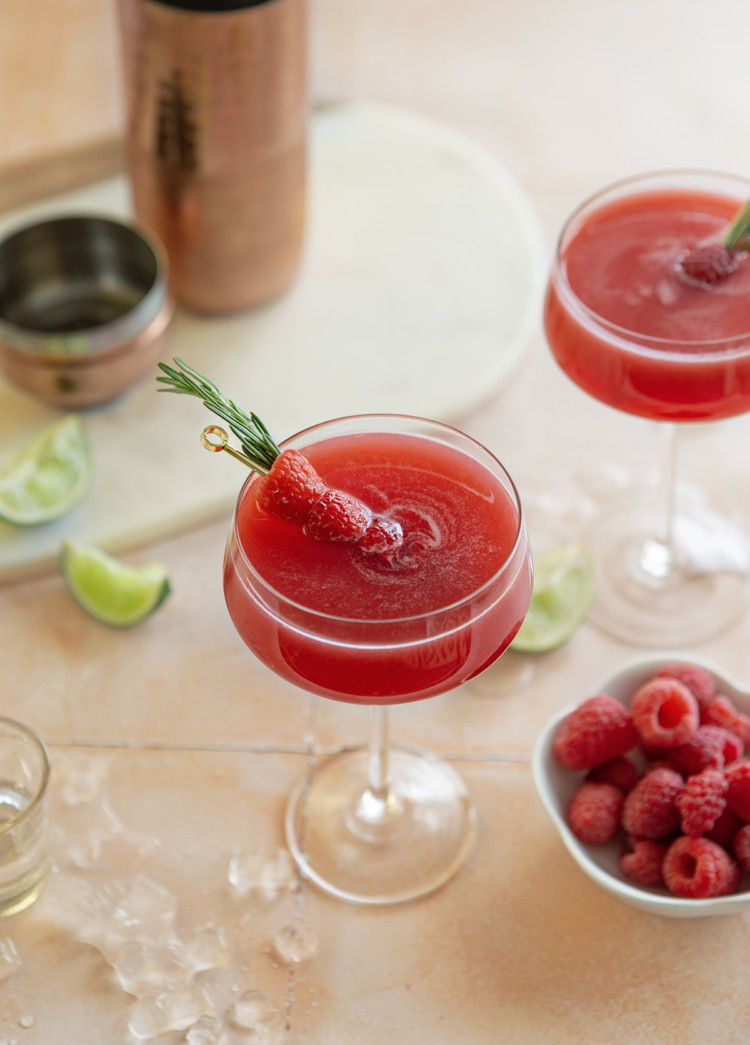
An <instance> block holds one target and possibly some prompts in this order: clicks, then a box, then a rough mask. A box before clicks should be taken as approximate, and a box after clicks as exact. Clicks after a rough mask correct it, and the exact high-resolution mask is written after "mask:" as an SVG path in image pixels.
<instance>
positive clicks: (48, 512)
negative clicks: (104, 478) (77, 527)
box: [0, 414, 91, 526]
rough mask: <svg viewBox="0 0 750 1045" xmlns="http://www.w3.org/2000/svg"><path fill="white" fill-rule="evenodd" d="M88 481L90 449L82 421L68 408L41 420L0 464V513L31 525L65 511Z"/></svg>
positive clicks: (9, 518) (7, 519) (78, 499)
mask: <svg viewBox="0 0 750 1045" xmlns="http://www.w3.org/2000/svg"><path fill="white" fill-rule="evenodd" d="M90 481H91V450H90V446H89V441H88V437H87V435H86V430H85V428H84V427H83V422H82V421H81V419H80V417H78V415H77V414H68V415H67V416H66V417H63V418H62V420H60V421H55V422H54V423H53V424H50V425H47V426H46V427H45V428H43V429H42V430H41V431H40V432H38V433H37V434H36V435H35V436H34V438H33V439H32V440H31V442H29V443H27V445H26V446H25V447H24V448H23V449H22V450H21V451H20V452H19V453H18V454H17V455H16V457H14V458H13V459H12V460H11V461H10V462H9V463H8V464H7V465H6V466H5V467H4V468H2V469H0V519H3V520H4V521H5V522H9V523H13V524H14V525H15V526H37V525H38V524H39V523H45V522H49V521H50V520H51V519H57V518H59V517H60V516H61V515H64V514H65V513H66V512H68V511H70V509H71V508H73V507H74V505H76V504H78V502H79V501H80V500H81V498H82V497H83V495H84V494H85V493H86V490H87V489H88V486H89V482H90Z"/></svg>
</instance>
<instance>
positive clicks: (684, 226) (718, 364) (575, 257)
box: [544, 176, 750, 421]
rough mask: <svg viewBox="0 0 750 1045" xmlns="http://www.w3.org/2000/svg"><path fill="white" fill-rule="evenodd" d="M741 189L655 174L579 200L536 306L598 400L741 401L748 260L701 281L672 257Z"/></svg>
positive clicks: (708, 229) (658, 406) (657, 412)
mask: <svg viewBox="0 0 750 1045" xmlns="http://www.w3.org/2000/svg"><path fill="white" fill-rule="evenodd" d="M747 191H748V186H747V184H746V183H744V182H742V181H740V180H739V179H738V180H737V181H736V183H734V184H731V183H730V184H729V185H726V184H724V185H723V190H722V189H721V188H720V187H719V185H718V184H717V185H711V184H705V185H704V186H702V187H701V186H700V185H698V184H694V185H692V186H681V185H679V184H675V185H673V186H671V187H670V185H669V182H668V178H667V176H665V183H663V184H656V185H653V186H651V187H649V186H642V187H640V188H637V187H634V186H633V185H632V184H631V185H630V191H622V189H621V191H619V192H618V191H612V192H611V193H610V194H609V195H608V196H607V197H605V198H602V197H597V199H596V201H595V202H591V203H589V204H588V205H585V206H584V207H583V208H582V209H581V210H580V211H579V212H578V213H577V214H576V215H575V216H574V217H573V218H572V219H571V221H570V222H569V223H568V225H567V226H566V228H565V231H564V233H563V236H562V238H561V241H560V245H559V250H558V254H557V258H556V263H555V266H554V270H553V273H552V277H551V279H550V282H549V287H548V291H547V297H546V303H545V316H544V320H545V329H546V333H547V338H548V341H549V345H550V348H551V350H552V354H553V355H554V357H555V359H556V360H557V362H558V363H559V365H560V366H561V367H562V369H563V370H564V371H565V373H566V374H567V375H568V377H570V378H571V380H573V381H575V383H576V384H577V385H579V386H580V387H581V388H582V389H583V390H584V391H586V392H588V393H589V395H592V396H594V397H595V398H596V399H599V400H601V401H602V402H603V403H606V404H608V405H609V406H612V407H614V408H615V409H617V410H623V411H626V412H628V413H632V414H638V415H640V416H641V417H647V418H651V419H653V420H658V421H662V420H669V421H695V420H716V419H717V418H723V417H729V416H732V415H734V414H740V413H745V412H746V411H747V410H750V263H748V261H750V259H749V258H748V256H747V255H745V254H741V255H739V263H738V265H737V269H736V271H735V272H733V273H732V274H731V276H729V277H726V278H724V279H722V280H719V281H717V282H716V283H715V284H714V285H712V286H710V287H706V286H702V285H700V284H699V283H697V282H695V281H691V280H690V279H687V278H685V276H684V274H683V273H682V272H681V269H680V260H681V258H682V257H683V256H684V255H685V253H686V252H687V251H689V250H691V249H694V248H695V247H696V246H698V245H699V244H701V243H703V242H706V241H709V240H711V239H718V238H719V237H720V236H721V234H722V232H723V231H724V230H725V229H726V227H727V226H728V224H729V222H730V221H731V219H732V217H733V215H734V214H735V212H736V211H737V209H738V208H739V207H740V206H741V205H742V203H743V202H744V198H745V196H746V194H747Z"/></svg>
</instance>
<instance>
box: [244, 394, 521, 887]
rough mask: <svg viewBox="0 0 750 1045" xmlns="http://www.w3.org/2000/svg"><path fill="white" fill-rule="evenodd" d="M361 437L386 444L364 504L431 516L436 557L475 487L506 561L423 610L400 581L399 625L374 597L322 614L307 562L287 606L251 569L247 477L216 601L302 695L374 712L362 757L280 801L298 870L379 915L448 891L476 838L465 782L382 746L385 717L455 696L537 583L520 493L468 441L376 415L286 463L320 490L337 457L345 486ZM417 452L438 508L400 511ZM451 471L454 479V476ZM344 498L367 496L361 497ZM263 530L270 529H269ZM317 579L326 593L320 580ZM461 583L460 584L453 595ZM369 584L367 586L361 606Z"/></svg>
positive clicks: (353, 421) (324, 764)
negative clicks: (376, 907)
mask: <svg viewBox="0 0 750 1045" xmlns="http://www.w3.org/2000/svg"><path fill="white" fill-rule="evenodd" d="M362 438H365V439H366V440H369V444H370V446H373V445H374V444H373V440H376V441H377V440H381V441H382V445H383V447H384V450H383V454H382V455H381V458H382V459H381V460H380V463H379V470H378V472H377V478H376V479H375V480H373V477H372V473H370V475H369V477H368V479H367V482H366V486H367V489H368V491H369V495H370V499H371V503H372V499H373V498H374V499H375V500H376V501H377V504H376V505H372V506H373V507H375V508H376V509H377V511H379V512H386V513H389V514H392V515H393V516H394V517H396V518H399V512H401V518H402V519H404V518H407V517H408V516H409V512H410V511H415V512H416V513H417V514H418V515H420V518H421V519H422V522H423V523H424V521H425V519H426V514H427V512H428V511H429V513H431V515H432V516H433V518H432V521H431V522H430V523H429V525H430V527H431V533H432V541H433V545H434V547H433V554H435V548H436V547H437V546H438V545H439V544H440V542H441V541H444V547H445V548H447V547H448V544H449V543H450V540H451V539H454V538H455V537H456V535H458V536H459V538H460V535H461V531H462V527H463V526H464V525H465V520H463V519H461V518H460V517H459V515H460V513H457V512H456V509H455V502H457V501H460V500H461V498H462V496H463V492H462V490H461V489H459V487H460V486H461V484H466V477H467V476H471V477H472V478H471V482H470V485H472V486H474V487H475V489H473V490H472V491H471V493H472V496H474V495H476V494H477V492H478V491H482V494H481V496H483V497H484V498H485V500H486V503H487V504H488V505H489V506H490V507H489V509H488V511H489V514H488V516H487V518H488V519H489V520H490V521H491V524H492V527H493V528H495V524H496V522H497V532H498V533H499V532H500V530H501V528H502V527H504V528H505V529H506V530H507V531H508V533H509V542H508V547H507V548H506V549H505V550H504V551H503V553H502V555H499V554H497V555H496V561H494V562H493V563H492V567H491V569H489V570H488V571H487V572H486V573H485V575H484V576H483V578H482V580H481V583H474V582H471V583H470V582H468V581H467V582H466V583H464V584H463V588H461V589H460V595H459V596H458V597H453V598H452V599H451V601H449V602H447V603H445V602H444V601H442V600H438V601H437V602H434V601H433V603H432V604H430V603H429V602H428V603H425V601H424V598H423V597H422V596H423V595H424V591H423V589H422V588H420V585H422V584H423V581H422V578H421V576H420V570H419V569H418V568H417V569H415V570H414V571H413V572H409V571H407V572H406V573H405V574H403V575H400V576H398V577H397V578H395V583H396V584H397V585H399V586H400V587H399V594H397V595H396V596H395V599H396V605H398V603H399V602H400V603H401V604H402V606H403V609H402V610H401V611H399V612H394V611H393V604H390V608H389V609H388V611H387V612H381V611H379V610H378V609H377V607H378V600H377V599H376V598H374V597H373V598H372V599H371V600H370V599H369V598H367V599H366V600H365V603H364V606H363V608H361V609H360V610H359V611H358V612H357V613H356V614H355V613H351V614H350V615H348V616H347V615H346V614H342V615H339V614H338V611H334V610H331V609H325V610H321V609H320V608H316V598H315V595H316V590H317V588H318V586H319V585H320V584H321V583H323V582H322V581H321V574H320V573H319V572H318V570H319V568H320V564H319V563H318V564H317V565H313V562H312V559H311V561H310V563H307V562H304V563H303V570H302V574H301V577H302V580H301V581H300V583H299V584H298V586H297V588H296V590H295V591H293V592H292V593H291V594H290V593H289V591H287V592H286V593H283V592H282V591H280V590H275V589H274V587H273V586H272V585H270V584H269V583H268V581H267V580H266V579H264V577H263V576H262V574H261V572H260V570H259V566H258V557H259V556H258V553H257V552H256V550H255V546H253V545H252V541H251V540H249V539H248V537H247V532H246V527H245V522H244V521H243V520H244V518H245V513H246V511H248V510H249V511H251V512H252V511H253V510H254V511H255V512H256V515H257V512H258V509H257V507H256V508H254V509H253V508H252V505H253V504H254V501H255V496H254V494H255V491H254V487H255V484H256V482H257V476H255V475H254V474H253V475H251V476H250V477H249V478H248V479H247V481H246V482H245V484H244V486H243V488H242V490H241V491H240V494H239V497H238V501H237V506H236V509H235V513H234V519H233V522H232V526H231V529H230V532H229V537H228V542H227V549H226V556H225V573H224V590H225V596H226V602H227V606H228V609H229V613H230V615H231V618H232V620H233V622H234V625H235V627H236V628H237V631H238V633H239V634H240V636H241V637H242V639H243V640H244V641H245V643H246V644H247V645H248V647H249V648H250V649H251V650H252V652H253V653H254V654H255V655H256V656H257V657H259V658H260V660H261V661H263V662H264V663H265V664H267V665H268V666H269V667H270V668H272V669H273V670H274V671H276V672H277V673H278V674H279V675H281V676H282V677H283V678H285V679H287V680H288V681H290V682H292V683H294V684H296V685H298V686H300V687H301V688H303V689H305V690H308V691H309V692H312V693H315V694H318V695H320V696H323V697H328V698H331V699H334V700H340V701H346V702H349V703H355V704H363V705H367V707H368V715H369V719H370V722H369V725H370V739H369V743H368V744H367V745H365V746H362V747H351V748H349V747H347V748H344V749H342V750H340V751H338V752H337V753H335V754H334V755H333V756H331V757H328V758H325V759H323V760H322V761H321V762H320V763H319V764H318V765H316V766H314V767H312V768H311V769H310V770H309V771H308V772H307V773H306V774H305V775H304V777H303V779H301V780H300V781H299V783H298V785H297V786H296V788H295V789H294V791H293V793H292V795H291V798H290V800H289V805H288V808H287V814H286V834H287V840H288V844H289V847H290V850H291V852H292V853H293V855H294V858H295V859H296V861H297V863H298V865H299V867H300V868H301V869H302V871H303V873H304V874H305V875H306V876H307V877H308V878H310V879H312V880H313V881H314V882H316V883H317V884H318V885H319V886H320V887H322V888H323V889H325V890H327V891H328V892H330V893H332V894H334V895H336V896H337V897H340V898H342V899H345V900H349V901H354V902H359V903H365V904H384V903H393V902H398V901H404V900H409V899H412V898H414V897H417V896H420V895H423V894H425V893H428V892H430V891H432V890H433V889H436V888H437V887H438V886H440V885H442V884H443V883H444V882H445V881H447V880H448V879H449V878H450V877H451V875H453V873H454V872H455V871H456V870H457V869H458V867H459V866H460V865H461V864H462V863H463V861H464V860H465V858H466V856H467V855H468V853H469V851H470V849H471V846H472V842H473V839H474V834H475V812H474V808H473V805H472V802H471V800H470V797H469V794H468V792H467V789H466V786H465V784H464V781H463V780H462V778H461V777H460V776H459V775H458V774H457V773H456V772H455V770H454V769H453V768H452V767H451V766H450V765H448V764H447V763H446V762H445V761H442V760H441V759H439V758H437V757H435V756H434V755H433V754H431V753H429V752H427V751H423V750H417V749H411V748H402V747H395V746H391V744H390V743H389V737H388V706H389V705H391V704H399V703H406V702H410V701H415V700H420V699H423V698H426V697H431V696H434V695H435V694H438V693H442V692H444V691H446V690H449V689H452V688H453V687H455V686H458V685H459V684H461V683H463V682H466V681H467V680H468V679H470V678H472V677H473V676H475V675H476V674H478V673H479V672H480V671H482V670H483V669H484V668H486V667H487V666H489V665H490V664H491V663H492V662H493V661H494V660H495V659H496V658H497V657H499V656H500V654H501V653H502V652H503V651H504V650H505V648H506V647H507V646H508V644H509V643H510V641H511V639H512V638H513V636H514V635H515V633H516V631H517V630H518V628H519V627H520V625H521V623H522V621H523V618H524V616H525V614H526V611H527V609H528V605H529V600H530V597H531V587H532V572H531V559H530V552H529V545H528V540H527V536H526V528H525V521H524V517H523V514H522V510H521V504H520V501H519V498H518V494H517V492H516V489H515V486H514V485H513V482H512V480H511V479H510V477H509V476H508V474H507V472H506V471H505V469H504V468H503V466H502V465H501V464H500V463H499V461H497V460H496V459H495V458H494V457H493V455H492V454H491V453H489V451H487V450H486V449H484V447H482V446H481V445H479V444H478V443H476V442H475V441H474V440H473V439H471V438H469V437H468V436H466V435H464V434H463V433H461V432H458V431H456V430H455V429H452V428H450V427H447V426H445V425H442V424H440V423H437V422H433V421H427V420H422V419H420V418H412V417H404V416H394V415H369V416H359V417H351V418H341V419H337V420H335V421H330V422H326V423H324V424H321V425H318V426H316V427H314V428H310V429H308V430H306V431H304V432H302V433H300V434H298V435H296V436H294V437H293V438H292V439H290V440H288V441H287V442H286V443H285V444H284V448H286V447H295V448H297V449H301V450H303V451H304V452H305V453H306V454H308V455H309V456H310V457H311V458H312V460H313V462H314V463H315V464H316V467H318V470H319V471H321V474H323V475H324V478H327V476H326V474H325V473H323V472H322V470H321V468H320V464H319V458H317V457H316V452H319V451H320V447H321V446H323V447H324V448H331V447H332V448H333V450H334V456H336V457H337V459H338V458H340V456H341V455H340V453H339V452H338V451H342V450H343V449H345V450H346V455H347V456H348V458H349V461H348V464H347V467H348V469H349V474H350V475H351V474H353V473H354V472H356V471H357V469H358V468H359V467H360V465H359V457H358V450H357V446H358V440H361V439H362ZM360 445H361V443H360ZM415 448H416V450H417V461H418V463H417V466H416V467H417V471H419V470H420V469H422V470H423V471H424V472H432V477H433V480H434V482H433V487H432V489H433V494H434V497H435V501H434V503H433V504H432V505H428V506H427V507H425V505H424V504H421V505H420V504H419V503H418V501H419V497H418V496H416V497H415V502H414V503H413V504H410V505H406V501H407V500H408V488H409V486H410V483H411V480H410V479H409V476H412V477H413V476H415V475H416V474H417V472H416V471H414V470H412V471H411V472H409V469H410V468H413V466H414V463H415V459H414V451H415ZM446 451H448V453H446ZM420 455H421V456H420ZM368 460H369V459H368ZM352 462H353V463H352ZM456 462H463V464H459V467H458V468H454V465H455V463H456ZM467 467H468V471H467V470H466V468H467ZM441 469H442V471H441ZM404 474H405V475H406V476H407V479H406V480H405V479H404V478H403V476H404ZM334 478H335V477H334ZM389 480H390V482H391V486H392V484H393V483H394V482H395V483H396V484H397V485H398V486H399V492H398V494H397V496H396V500H397V501H398V502H399V504H395V503H394V502H393V488H392V489H391V491H390V492H389ZM327 481H328V480H327ZM420 482H421V479H420ZM331 485H333V486H336V485H337V484H336V483H335V482H332V483H331ZM411 485H417V484H416V483H412V484H411ZM405 486H406V488H407V493H405ZM348 492H352V493H354V494H356V496H359V497H362V490H359V489H350V490H349V491H348ZM405 505H406V509H405V510H406V515H404V514H403V512H404V508H405ZM420 513H421V514H420ZM261 515H262V513H261ZM443 516H444V517H445V519H448V520H450V519H452V523H451V524H450V525H453V524H455V532H454V533H453V537H452V538H451V537H450V535H448V534H447V532H446V534H443V533H442V532H440V526H441V525H442V522H441V521H440V520H442V517H443ZM435 518H437V519H438V523H437V524H436V523H435ZM264 525H265V526H269V525H270V526H271V527H273V526H274V525H275V523H274V521H273V520H271V521H270V522H269V520H268V517H267V518H266V520H265V523H264ZM281 525H282V526H290V525H291V524H286V523H284V524H281ZM404 532H405V534H406V533H407V526H406V525H404ZM295 539H296V540H297V541H302V542H303V544H302V545H301V547H300V546H299V545H298V551H299V552H300V554H301V555H302V556H303V557H304V558H305V559H306V558H307V553H308V551H309V555H310V556H312V557H313V559H315V558H317V557H318V556H323V558H324V560H325V557H327V556H329V555H331V556H334V557H335V556H336V555H339V554H344V555H349V554H350V552H349V551H347V550H343V549H341V547H339V548H331V547H321V546H320V542H316V541H312V540H310V539H309V538H304V537H298V538H295ZM441 547H442V546H441ZM360 554H361V553H360ZM437 554H439V552H438V553H437ZM475 554H476V555H477V556H479V557H480V558H481V557H482V556H484V554H485V549H483V548H481V547H480V548H477V549H475ZM325 561H327V560H325ZM489 561H491V556H490V560H489ZM331 569H334V570H335V565H334V566H332V567H331ZM323 573H324V574H326V583H327V580H328V579H329V578H328V577H327V573H328V571H327V570H326V569H325V568H324V569H323ZM386 574H387V571H386ZM368 576H369V575H368ZM388 580H389V578H388V577H387V576H386V577H385V581H388ZM383 581H384V577H383V574H382V573H381V574H379V573H378V571H377V570H374V573H373V575H372V583H373V585H374V587H373V592H374V591H375V589H376V588H377V587H378V586H379V585H381V584H382V583H383ZM461 583H463V577H461V579H460V581H459V587H460V584H461ZM369 584H370V580H369V579H367V580H366V582H365V588H364V591H365V593H366V594H367V592H368V590H369ZM417 595H418V596H419V598H418V603H419V609H418V610H415V609H414V605H415V604H414V598H415V596H417Z"/></svg>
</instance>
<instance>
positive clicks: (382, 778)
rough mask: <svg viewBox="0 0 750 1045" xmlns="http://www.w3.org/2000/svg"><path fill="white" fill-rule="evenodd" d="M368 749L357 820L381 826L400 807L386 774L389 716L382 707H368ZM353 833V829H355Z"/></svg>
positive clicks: (388, 774)
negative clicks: (365, 774) (363, 788)
mask: <svg viewBox="0 0 750 1045" xmlns="http://www.w3.org/2000/svg"><path fill="white" fill-rule="evenodd" d="M368 710H369V714H370V738H369V742H368V747H367V787H366V788H365V791H364V793H363V794H362V797H361V798H360V800H359V802H358V803H357V809H356V814H355V815H356V819H357V820H358V821H364V823H366V824H368V825H373V824H382V823H383V822H384V821H386V820H387V819H388V818H389V817H392V816H394V815H397V814H398V812H399V811H400V809H401V808H402V804H401V802H400V801H399V799H398V797H397V796H396V795H395V794H394V793H393V791H392V790H391V782H390V772H389V758H390V750H389V744H390V742H389V735H388V726H389V716H388V709H387V707H384V706H382V705H371V706H370V708H369V709H368ZM354 829H355V830H356V827H355V828H354Z"/></svg>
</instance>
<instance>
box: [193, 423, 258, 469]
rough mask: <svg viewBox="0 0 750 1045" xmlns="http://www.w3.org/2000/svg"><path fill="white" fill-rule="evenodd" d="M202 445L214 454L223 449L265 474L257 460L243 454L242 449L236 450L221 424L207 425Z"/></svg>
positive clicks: (202, 437)
mask: <svg viewBox="0 0 750 1045" xmlns="http://www.w3.org/2000/svg"><path fill="white" fill-rule="evenodd" d="M201 445H202V446H203V447H205V449H206V450H210V451H211V453H214V454H218V453H219V452H220V451H221V450H223V451H224V453H225V454H229V456H230V457H233V458H234V459H235V460H236V461H241V462H242V463H243V464H245V465H247V467H248V468H252V469H253V471H255V472H261V475H262V474H264V473H263V472H262V470H261V469H260V468H259V467H258V463H257V461H253V460H251V458H249V457H248V456H247V454H243V453H242V451H241V450H235V448H234V447H233V446H230V445H229V436H228V435H227V433H226V430H225V429H224V428H222V427H221V425H206V427H205V428H204V429H203V431H202V432H201Z"/></svg>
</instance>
